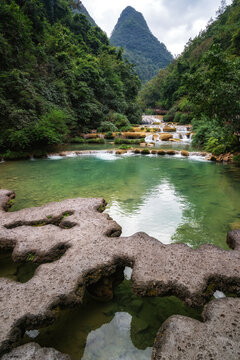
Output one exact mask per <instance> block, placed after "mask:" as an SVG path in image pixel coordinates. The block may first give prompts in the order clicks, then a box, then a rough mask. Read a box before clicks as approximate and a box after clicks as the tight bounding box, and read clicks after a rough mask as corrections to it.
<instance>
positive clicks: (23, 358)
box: [2, 343, 71, 360]
mask: <svg viewBox="0 0 240 360" xmlns="http://www.w3.org/2000/svg"><path fill="white" fill-rule="evenodd" d="M2 360H71V358H70V356H68V355H64V354H61V353H60V352H59V351H57V350H55V349H52V348H41V347H40V346H39V345H38V344H35V343H29V344H26V345H22V346H19V347H17V348H16V349H14V350H13V351H11V352H10V353H9V354H6V355H4V356H3V357H2Z"/></svg>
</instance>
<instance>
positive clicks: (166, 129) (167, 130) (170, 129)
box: [163, 126, 177, 133]
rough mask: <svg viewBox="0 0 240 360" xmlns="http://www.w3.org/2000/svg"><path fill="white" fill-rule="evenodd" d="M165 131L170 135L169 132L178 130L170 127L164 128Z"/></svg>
mask: <svg viewBox="0 0 240 360" xmlns="http://www.w3.org/2000/svg"><path fill="white" fill-rule="evenodd" d="M163 131H164V132H166V133H168V132H176V131H177V129H176V128H175V127H170V126H164V128H163Z"/></svg>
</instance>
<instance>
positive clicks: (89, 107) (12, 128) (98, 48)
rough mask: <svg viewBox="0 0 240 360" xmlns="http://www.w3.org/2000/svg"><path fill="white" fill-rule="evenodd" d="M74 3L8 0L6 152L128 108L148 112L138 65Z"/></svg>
mask: <svg viewBox="0 0 240 360" xmlns="http://www.w3.org/2000/svg"><path fill="white" fill-rule="evenodd" d="M71 5H72V0H1V2H0V19H1V21H0V114H1V116H0V129H1V132H0V152H5V151H8V150H15V151H19V150H29V149H32V148H41V147H44V146H46V145H48V144H58V143H62V142H64V141H66V139H67V137H68V136H74V135H75V136H76V135H78V134H79V133H80V132H82V131H88V130H89V129H93V128H97V127H98V126H100V125H101V123H102V122H106V121H108V120H109V119H110V121H111V120H112V119H114V118H116V117H117V116H118V117H119V116H120V114H122V115H121V116H123V117H124V118H125V119H127V121H130V122H132V123H137V122H139V121H140V120H141V111H140V109H139V107H138V105H137V103H136V95H137V93H138V90H139V87H140V80H139V78H138V76H137V75H136V73H135V71H134V69H133V66H132V65H131V64H130V63H128V62H127V61H125V60H123V58H122V54H121V51H119V50H117V49H116V48H114V47H111V46H110V45H109V40H108V38H107V36H106V34H105V33H103V32H102V30H101V29H100V28H99V27H96V26H92V25H91V24H90V22H89V21H88V20H87V18H86V17H85V16H84V15H82V14H79V13H74V12H73V11H72V10H73V9H72V7H71ZM114 114H116V116H115V115H114Z"/></svg>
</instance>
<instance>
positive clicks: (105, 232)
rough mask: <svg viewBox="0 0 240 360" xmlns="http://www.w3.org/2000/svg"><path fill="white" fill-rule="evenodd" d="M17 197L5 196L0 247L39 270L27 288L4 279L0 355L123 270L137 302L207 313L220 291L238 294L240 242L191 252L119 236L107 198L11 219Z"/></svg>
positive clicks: (233, 239) (235, 237) (0, 284)
mask: <svg viewBox="0 0 240 360" xmlns="http://www.w3.org/2000/svg"><path fill="white" fill-rule="evenodd" d="M13 197H14V193H13V192H12V191H8V190H0V247H1V248H13V254H12V256H13V259H14V260H15V261H33V262H37V263H39V264H40V266H39V267H38V268H37V270H36V271H35V274H34V276H33V277H32V278H31V279H30V280H29V281H28V282H26V283H24V284H23V283H17V282H14V281H12V280H10V279H6V278H0V324H1V326H0V353H1V354H3V353H5V352H7V351H9V350H10V349H11V348H12V347H13V346H15V345H16V343H17V341H18V340H19V339H20V338H21V336H22V335H23V334H24V332H25V330H26V329H36V328H37V327H40V326H42V325H46V324H48V323H50V322H52V321H54V314H55V312H54V309H55V308H56V307H57V306H58V305H65V306H68V305H71V304H77V303H81V302H82V300H83V296H84V292H85V289H86V288H88V287H89V286H91V284H94V283H97V282H98V281H99V280H100V279H102V278H104V277H109V276H111V275H112V274H114V273H115V272H116V271H117V269H118V268H119V267H123V266H130V267H132V268H133V274H132V286H133V290H134V292H135V293H136V294H138V295H140V296H164V295H176V296H178V297H179V298H181V299H182V300H183V301H185V303H187V304H188V305H190V306H202V305H204V304H205V303H206V302H207V301H208V300H209V299H210V297H211V296H212V294H213V292H214V291H215V289H219V290H222V291H229V292H232V293H235V294H237V295H239V294H240V251H239V250H240V237H239V233H238V232H232V233H230V234H229V236H228V243H229V245H230V246H231V247H232V248H233V249H234V250H233V251H225V250H222V249H220V248H217V247H215V246H213V245H202V246H200V247H199V248H198V249H197V250H193V249H191V248H189V247H188V246H187V245H184V244H172V245H164V244H162V243H161V242H159V241H158V240H156V239H154V238H152V237H150V236H148V235H147V234H145V233H136V234H134V235H132V236H129V237H120V234H121V227H120V226H119V225H118V224H117V223H116V222H115V221H113V220H112V219H111V218H110V217H109V215H107V214H105V213H101V212H102V211H103V210H104V207H105V205H106V204H105V201H104V200H103V199H80V198H77V199H69V200H64V201H62V202H58V203H57V202H55V203H50V204H47V205H44V206H41V207H36V208H29V209H23V210H20V211H16V212H6V210H7V208H8V207H9V206H10V205H11V202H12V198H13Z"/></svg>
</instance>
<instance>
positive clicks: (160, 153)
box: [157, 149, 166, 155]
mask: <svg viewBox="0 0 240 360" xmlns="http://www.w3.org/2000/svg"><path fill="white" fill-rule="evenodd" d="M157 154H158V155H166V151H165V150H162V149H161V150H158V152H157Z"/></svg>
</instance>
